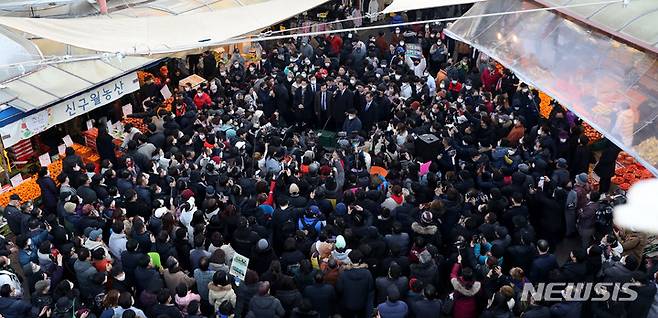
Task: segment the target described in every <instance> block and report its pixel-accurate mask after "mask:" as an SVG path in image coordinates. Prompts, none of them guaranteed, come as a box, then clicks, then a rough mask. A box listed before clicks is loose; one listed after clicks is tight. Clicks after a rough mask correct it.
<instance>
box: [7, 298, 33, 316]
mask: <svg viewBox="0 0 658 318" xmlns="http://www.w3.org/2000/svg"><path fill="white" fill-rule="evenodd" d="M31 310H32V306H31V305H30V303H29V302H27V301H24V300H22V299H16V298H11V297H0V314H2V316H3V317H5V318H23V317H30V312H31Z"/></svg>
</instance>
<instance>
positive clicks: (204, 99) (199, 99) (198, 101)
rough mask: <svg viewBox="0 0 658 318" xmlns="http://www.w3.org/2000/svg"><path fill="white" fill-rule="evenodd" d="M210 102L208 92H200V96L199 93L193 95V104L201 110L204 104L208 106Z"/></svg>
mask: <svg viewBox="0 0 658 318" xmlns="http://www.w3.org/2000/svg"><path fill="white" fill-rule="evenodd" d="M210 104H212V99H210V96H209V95H208V94H206V93H202V94H201V96H199V94H196V95H194V105H196V108H197V109H198V110H201V108H203V107H204V106H210Z"/></svg>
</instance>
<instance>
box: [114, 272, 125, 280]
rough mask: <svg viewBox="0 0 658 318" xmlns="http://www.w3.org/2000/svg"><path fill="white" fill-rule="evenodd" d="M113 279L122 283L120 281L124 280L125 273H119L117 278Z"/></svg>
mask: <svg viewBox="0 0 658 318" xmlns="http://www.w3.org/2000/svg"><path fill="white" fill-rule="evenodd" d="M115 278H116V280H118V281H120V282H122V281H124V280H126V273H121V274H119V276H117V277H115Z"/></svg>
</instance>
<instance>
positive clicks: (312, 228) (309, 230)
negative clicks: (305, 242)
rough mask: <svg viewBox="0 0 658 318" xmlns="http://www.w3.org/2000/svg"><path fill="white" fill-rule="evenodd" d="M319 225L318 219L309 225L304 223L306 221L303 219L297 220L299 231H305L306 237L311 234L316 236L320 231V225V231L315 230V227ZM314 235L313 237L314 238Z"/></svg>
mask: <svg viewBox="0 0 658 318" xmlns="http://www.w3.org/2000/svg"><path fill="white" fill-rule="evenodd" d="M318 223H320V219H319V218H315V219H314V220H313V222H311V223H306V220H305V219H304V217H301V218H299V229H300V230H302V231H306V233H307V235H311V233H314V234H317V233H318V232H320V230H322V224H320V230H318V229H317V228H316V226H317V225H318ZM315 236H316V235H313V237H315Z"/></svg>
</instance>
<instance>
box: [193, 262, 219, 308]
mask: <svg viewBox="0 0 658 318" xmlns="http://www.w3.org/2000/svg"><path fill="white" fill-rule="evenodd" d="M213 275H215V271H211V270H207V271H202V270H201V269H199V268H197V269H195V270H194V279H195V280H196V287H197V290H198V291H199V295H200V296H201V299H203V300H208V294H209V291H208V284H209V283H210V282H212V277H213Z"/></svg>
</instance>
